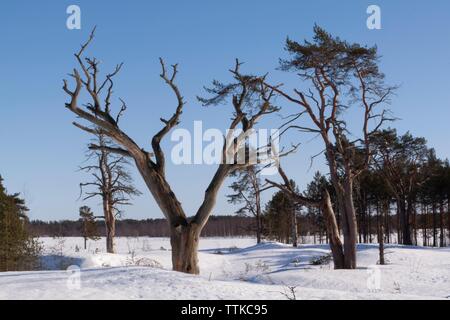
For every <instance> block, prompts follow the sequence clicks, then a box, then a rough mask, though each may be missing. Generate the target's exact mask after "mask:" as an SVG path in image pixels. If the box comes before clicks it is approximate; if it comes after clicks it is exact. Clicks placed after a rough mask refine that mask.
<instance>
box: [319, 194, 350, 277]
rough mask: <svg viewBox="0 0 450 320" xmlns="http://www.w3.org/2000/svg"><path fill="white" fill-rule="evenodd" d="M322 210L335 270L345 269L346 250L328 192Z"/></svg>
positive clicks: (323, 200) (324, 197)
mask: <svg viewBox="0 0 450 320" xmlns="http://www.w3.org/2000/svg"><path fill="white" fill-rule="evenodd" d="M321 210H322V212H323V216H324V218H325V226H326V229H327V233H328V237H329V240H330V249H331V254H332V255H333V262H334V268H335V269H344V268H345V265H344V249H343V247H342V241H341V238H340V237H339V228H338V225H337V222H336V216H335V214H334V212H333V206H332V205H331V199H330V194H329V193H328V191H326V190H325V192H324V196H323V199H322V208H321ZM314 243H315V239H314Z"/></svg>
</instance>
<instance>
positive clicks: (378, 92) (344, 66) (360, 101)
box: [272, 26, 395, 269]
mask: <svg viewBox="0 0 450 320" xmlns="http://www.w3.org/2000/svg"><path fill="white" fill-rule="evenodd" d="M314 33H315V35H314V41H313V42H309V41H305V42H304V43H298V42H295V41H292V40H289V39H288V40H287V43H286V50H287V51H288V52H289V53H290V54H291V55H292V58H291V59H289V60H282V61H281V69H282V70H284V71H294V72H296V73H297V74H298V76H299V77H300V79H301V80H302V82H303V83H302V85H305V84H306V85H308V86H309V88H307V89H306V90H303V89H294V94H290V93H288V92H287V91H285V90H282V89H281V85H279V86H276V87H272V88H273V89H274V90H275V92H277V93H278V94H280V95H281V96H282V97H284V98H285V99H286V100H287V101H288V102H291V103H293V104H295V105H297V106H298V107H299V108H300V109H301V111H300V112H299V113H298V118H303V116H306V117H307V119H308V121H309V122H310V123H312V125H310V124H306V125H303V124H301V125H297V124H294V123H290V125H289V126H288V127H287V128H286V129H295V130H298V131H300V132H307V133H313V134H315V135H317V136H319V137H321V139H322V140H323V143H324V150H323V153H324V154H325V157H326V160H327V165H328V167H329V170H330V177H331V182H332V185H333V187H334V189H335V191H336V195H337V206H338V208H339V212H340V213H341V214H342V229H343V235H344V256H345V259H344V266H345V268H348V269H354V268H356V241H357V234H358V232H357V221H356V213H355V208H354V202H353V182H354V179H355V178H356V177H357V176H358V175H359V174H360V173H361V172H362V171H364V170H365V169H366V168H367V166H368V164H369V162H370V161H371V156H372V150H371V148H370V143H369V141H370V137H371V136H372V135H373V133H374V132H376V131H377V130H378V129H379V128H380V127H381V126H382V125H383V123H384V122H386V121H388V120H393V119H391V118H389V117H388V112H387V111H386V110H381V111H379V112H377V109H378V107H379V106H380V105H383V104H385V103H388V102H389V97H390V96H391V94H392V92H393V90H394V89H395V88H394V87H389V86H386V85H385V84H384V82H383V79H384V75H383V74H382V73H381V72H380V71H379V69H378V65H377V61H378V56H377V50H376V47H373V48H367V47H362V46H360V45H359V44H349V43H347V42H345V41H342V40H340V39H339V38H334V37H332V36H331V35H330V34H329V33H327V32H326V31H325V30H323V29H322V28H320V27H318V26H315V28H314ZM349 108H352V109H355V110H356V109H358V110H361V111H362V116H361V124H362V129H361V133H362V135H361V136H360V137H359V138H356V139H355V140H353V141H351V140H350V139H349V136H350V135H351V134H349V130H348V129H347V123H346V121H345V119H344V117H343V115H344V111H345V110H347V109H349ZM353 134H354V133H353ZM361 155H363V156H361Z"/></svg>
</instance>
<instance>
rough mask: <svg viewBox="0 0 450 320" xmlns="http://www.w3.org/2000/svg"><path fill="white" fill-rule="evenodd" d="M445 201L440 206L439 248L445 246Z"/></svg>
mask: <svg viewBox="0 0 450 320" xmlns="http://www.w3.org/2000/svg"><path fill="white" fill-rule="evenodd" d="M444 230H445V229H444V200H441V202H440V204H439V246H440V247H441V248H442V247H444V246H445V244H444Z"/></svg>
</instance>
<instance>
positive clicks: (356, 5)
mask: <svg viewBox="0 0 450 320" xmlns="http://www.w3.org/2000/svg"><path fill="white" fill-rule="evenodd" d="M71 4H76V5H79V6H80V8H81V12H82V29H81V30H68V29H67V28H66V19H67V16H68V15H67V14H66V8H67V6H69V5H71ZM370 4H377V5H379V6H380V7H381V13H382V30H368V29H367V27H366V19H367V14H366V8H367V6H368V5H370ZM314 23H317V24H319V25H321V26H323V27H324V28H326V29H327V30H328V31H330V32H331V33H333V34H335V35H339V36H340V37H342V38H344V39H346V40H349V41H355V42H360V43H363V44H368V45H373V44H376V45H377V46H378V48H379V52H380V54H381V55H382V56H383V58H382V63H381V66H382V69H383V71H384V72H385V73H386V75H387V80H388V82H389V83H392V84H398V85H401V88H400V89H399V90H398V92H397V96H396V97H395V98H394V99H393V104H392V110H393V111H394V114H395V115H396V116H397V117H399V118H401V119H402V120H400V121H398V122H396V123H395V126H396V127H397V128H398V130H399V131H400V132H405V131H407V130H410V131H411V132H412V133H413V134H414V135H418V136H424V137H426V138H427V139H428V141H429V145H430V146H432V147H434V148H436V150H437V153H438V155H439V156H440V157H442V158H446V157H450V147H449V144H448V139H449V134H448V123H449V119H450V106H449V102H450V90H449V89H450V88H449V86H450V82H449V80H448V75H449V74H450V59H449V57H450V37H449V31H450V2H449V1H445V0H435V1H432V2H431V1H400V0H396V1H370V2H369V1H360V0H358V1H356V0H355V1H345V2H344V1H340V2H338V1H317V0H315V1H298V0H297V1H277V2H275V1H220V2H219V1H128V2H119V1H114V2H113V1H20V0H19V1H2V3H1V4H0V38H1V39H2V40H1V42H2V53H1V59H0V67H1V68H0V70H1V72H0V139H1V140H0V141H2V144H1V149H0V150H1V151H0V174H1V175H2V176H3V177H4V178H5V180H6V185H7V187H8V189H9V191H11V192H13V191H14V192H22V194H23V196H24V197H25V198H26V200H27V202H28V205H29V206H30V208H31V212H30V217H31V218H32V219H43V220H50V219H51V220H54V219H56V220H58V219H76V218H77V216H78V207H80V206H81V205H82V204H83V203H82V202H81V201H79V200H77V198H78V195H79V188H78V184H79V182H80V181H81V180H82V179H83V178H85V176H83V174H81V173H80V172H77V167H78V166H79V165H80V164H81V163H82V161H83V160H84V157H83V154H84V150H85V145H86V143H87V142H88V140H89V136H88V135H86V134H84V133H82V132H80V130H78V129H76V128H75V127H73V126H71V124H70V123H71V122H72V121H73V120H74V117H73V115H72V114H71V113H70V112H68V111H67V110H66V109H65V108H64V102H65V101H66V96H65V94H64V93H63V91H62V90H61V85H62V79H63V78H64V77H65V75H66V74H67V73H68V72H70V71H71V68H73V66H74V65H75V64H74V58H73V53H74V52H75V51H76V50H77V49H78V48H79V44H80V43H81V42H83V41H84V40H85V39H86V37H87V35H88V33H89V31H90V29H91V28H92V27H93V26H94V25H97V37H96V40H95V42H94V43H93V45H92V47H91V48H90V51H89V53H92V54H94V55H95V56H96V57H97V58H99V59H101V60H102V63H103V64H102V68H103V70H105V71H108V70H111V68H113V66H114V65H115V64H116V63H118V62H122V61H123V62H124V63H125V65H124V68H123V71H122V73H121V74H120V77H119V78H118V79H117V81H116V89H115V92H116V94H117V95H116V97H118V96H120V97H122V98H124V99H125V100H126V101H127V103H128V106H129V109H128V111H127V113H126V115H125V117H124V119H123V122H122V126H123V129H124V130H125V131H126V132H128V133H129V134H130V135H131V136H132V137H133V138H134V139H135V140H136V141H138V142H139V143H140V144H141V145H143V146H146V147H147V149H149V147H148V146H149V142H150V139H151V137H152V135H153V134H154V133H155V132H156V131H157V130H158V129H159V128H160V126H161V125H160V122H159V120H158V119H159V117H160V116H168V115H170V114H171V112H172V110H173V108H174V106H175V101H174V99H173V96H172V95H171V92H170V91H169V90H168V89H167V88H166V87H165V86H164V84H163V83H162V82H161V80H160V79H159V72H160V70H159V64H158V57H160V56H161V57H164V58H165V60H166V61H167V62H168V63H175V62H178V63H179V68H180V74H179V86H180V88H181V90H182V92H183V95H184V96H185V97H186V100H187V102H188V104H187V106H186V109H185V112H184V114H183V118H182V123H181V127H184V128H188V129H189V128H191V127H192V124H193V121H194V120H202V121H203V125H204V127H206V128H207V127H211V128H219V129H223V130H224V129H225V128H226V127H227V125H228V123H227V122H228V119H229V114H230V112H231V110H230V108H229V107H227V106H221V107H218V108H211V109H204V108H202V107H201V106H200V105H199V103H198V102H197V101H196V99H195V96H196V95H198V94H202V87H203V86H204V85H207V84H209V83H210V81H211V80H212V79H215V78H217V79H225V80H226V79H229V74H228V72H227V70H228V69H229V68H230V67H231V66H232V64H233V61H234V59H235V58H236V57H238V58H240V59H241V60H242V61H244V62H245V65H244V66H243V68H245V69H244V70H246V71H249V72H253V73H265V72H270V76H271V78H272V79H274V80H275V81H277V82H278V81H280V82H285V83H287V84H288V85H293V84H294V83H293V82H292V81H293V78H292V77H289V76H287V75H286V74H282V73H280V72H278V71H276V70H275V69H276V67H277V63H278V58H280V57H284V56H285V52H284V51H283V42H284V40H285V39H286V37H287V36H289V37H291V38H293V39H298V40H301V39H304V38H310V36H311V34H312V27H313V25H314ZM283 107H284V112H285V113H286V114H288V113H292V112H295V110H294V109H293V106H289V105H286V106H283ZM275 120H276V119H275ZM275 120H274V122H272V124H268V125H275V126H276V123H277V122H276V121H275ZM310 138H311V137H300V138H299V141H302V142H304V144H303V145H302V148H301V150H300V151H299V152H298V153H297V154H295V155H293V156H292V157H290V158H288V159H286V161H284V166H285V169H286V171H287V172H288V173H289V174H290V175H292V176H293V177H294V178H295V179H296V180H297V181H298V184H299V185H300V186H301V187H303V186H304V185H305V184H306V183H307V182H308V181H309V180H310V178H311V176H312V174H313V173H314V171H315V170H317V169H323V161H322V160H317V161H316V162H314V164H313V167H312V168H311V169H309V157H310V156H311V155H312V154H314V153H315V152H317V151H320V147H321V145H320V141H319V140H317V139H316V140H312V141H310ZM168 140H169V139H167V142H166V143H165V147H166V150H168V152H169V150H170V147H171V146H172V144H171V143H170V141H168ZM214 169H215V168H214V167H210V166H198V165H197V166H181V167H180V166H178V167H176V166H172V165H169V167H168V178H169V180H170V181H171V182H172V184H173V189H174V191H175V192H176V193H177V195H178V197H179V199H180V201H181V202H182V204H183V205H184V207H185V209H186V212H187V213H188V214H193V213H195V211H196V209H197V207H198V206H199V204H200V202H201V198H202V194H203V191H204V189H205V188H206V186H207V184H208V182H209V180H210V178H211V176H212V174H213V171H214ZM132 171H133V172H134V173H135V170H134V169H133V170H132ZM135 180H136V184H137V186H138V188H139V189H140V190H141V191H142V192H143V196H141V197H139V198H137V199H135V204H134V206H132V207H129V208H126V217H129V218H151V217H152V218H154V217H162V214H161V213H160V211H159V209H158V208H157V206H156V204H155V202H154V201H153V199H152V198H151V197H150V195H149V192H148V191H147V190H146V188H145V186H144V185H143V183H142V180H141V178H140V177H139V176H138V175H137V174H135ZM227 184H229V181H228V182H227ZM227 192H228V190H227V185H225V186H224V187H223V189H222V192H221V197H220V198H221V199H220V201H219V203H218V205H217V207H216V209H215V210H214V213H216V214H225V213H232V212H233V210H234V208H233V207H232V206H230V205H228V204H227V203H226V200H225V198H224V195H225V194H226V193H227ZM267 197H269V194H268V195H266V199H267ZM89 204H90V205H91V206H93V207H94V208H96V210H99V209H98V207H97V206H96V205H97V204H98V201H93V202H90V203H89Z"/></svg>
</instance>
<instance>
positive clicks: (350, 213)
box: [338, 180, 358, 269]
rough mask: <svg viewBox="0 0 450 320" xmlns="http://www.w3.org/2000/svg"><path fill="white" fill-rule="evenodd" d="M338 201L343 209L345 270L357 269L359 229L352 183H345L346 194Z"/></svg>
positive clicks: (339, 197)
mask: <svg viewBox="0 0 450 320" xmlns="http://www.w3.org/2000/svg"><path fill="white" fill-rule="evenodd" d="M338 199H340V202H341V204H340V206H341V207H342V231H343V235H344V267H345V269H355V268H356V241H357V235H358V227H357V223H356V213H355V207H354V206H353V186H352V182H351V181H348V180H347V181H345V185H344V192H343V193H342V194H340V195H339V196H338ZM338 201H339V200H338Z"/></svg>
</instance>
